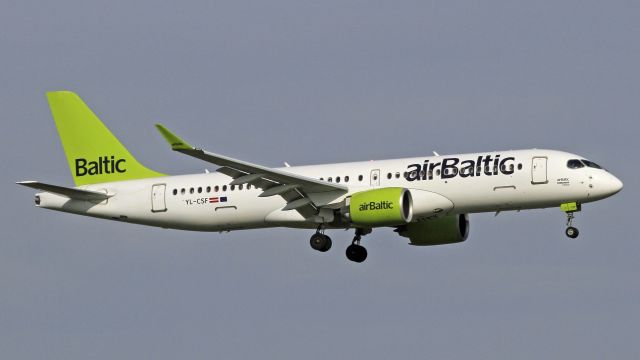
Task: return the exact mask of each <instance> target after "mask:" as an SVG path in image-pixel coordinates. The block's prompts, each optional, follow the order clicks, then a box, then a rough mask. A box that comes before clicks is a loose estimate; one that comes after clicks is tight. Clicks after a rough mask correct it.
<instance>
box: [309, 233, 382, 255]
mask: <svg viewBox="0 0 640 360" xmlns="http://www.w3.org/2000/svg"><path fill="white" fill-rule="evenodd" d="M370 232H371V229H356V235H355V236H354V237H353V241H352V242H351V245H349V246H348V247H347V251H346V254H347V259H349V260H351V261H353V262H357V263H361V262H363V261H364V260H365V259H366V258H367V249H365V247H364V246H362V245H360V240H361V239H362V237H363V236H364V235H366V234H369V233H370ZM309 244H310V245H311V247H312V248H313V249H314V250H318V251H320V252H326V251H328V250H329V249H331V238H330V237H328V236H327V235H325V234H324V229H323V227H322V226H320V227H318V230H316V233H315V234H313V235H311V239H309Z"/></svg>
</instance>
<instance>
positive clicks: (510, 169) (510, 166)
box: [509, 164, 513, 172]
mask: <svg viewBox="0 0 640 360" xmlns="http://www.w3.org/2000/svg"><path fill="white" fill-rule="evenodd" d="M509 171H511V172H513V164H511V165H509Z"/></svg>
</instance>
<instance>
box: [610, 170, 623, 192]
mask: <svg viewBox="0 0 640 360" xmlns="http://www.w3.org/2000/svg"><path fill="white" fill-rule="evenodd" d="M610 175H611V174H610ZM607 185H608V187H609V191H610V192H611V195H613V194H616V193H618V192H620V190H622V188H623V187H624V185H623V184H622V181H620V179H618V178H617V177H615V176H613V175H611V178H610V179H609V181H608V184H607Z"/></svg>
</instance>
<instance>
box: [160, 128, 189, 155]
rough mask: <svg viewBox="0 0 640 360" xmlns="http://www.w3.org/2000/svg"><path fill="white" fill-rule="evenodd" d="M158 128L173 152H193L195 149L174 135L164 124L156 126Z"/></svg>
mask: <svg viewBox="0 0 640 360" xmlns="http://www.w3.org/2000/svg"><path fill="white" fill-rule="evenodd" d="M156 128H157V129H158V131H160V134H161V135H162V137H164V139H165V140H167V142H168V143H169V145H171V149H172V150H192V149H193V148H194V147H193V146H191V145H189V143H188V142H186V141H184V140H182V139H181V138H180V137H179V136H178V135H176V134H174V133H172V132H171V131H169V129H167V128H166V127H165V126H164V125H162V124H156Z"/></svg>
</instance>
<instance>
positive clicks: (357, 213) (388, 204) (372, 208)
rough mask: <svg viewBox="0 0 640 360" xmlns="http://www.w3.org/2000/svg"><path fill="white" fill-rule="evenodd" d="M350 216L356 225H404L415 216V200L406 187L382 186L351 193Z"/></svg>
mask: <svg viewBox="0 0 640 360" xmlns="http://www.w3.org/2000/svg"><path fill="white" fill-rule="evenodd" d="M349 216H350V219H351V222H352V223H353V224H355V225H362V226H369V227H376V226H393V225H402V224H407V223H409V222H411V219H412V218H413V200H412V198H411V193H410V192H409V191H408V190H407V189H405V188H398V187H393V188H381V189H374V190H367V191H362V192H359V193H355V194H353V195H351V200H350V203H349Z"/></svg>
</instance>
